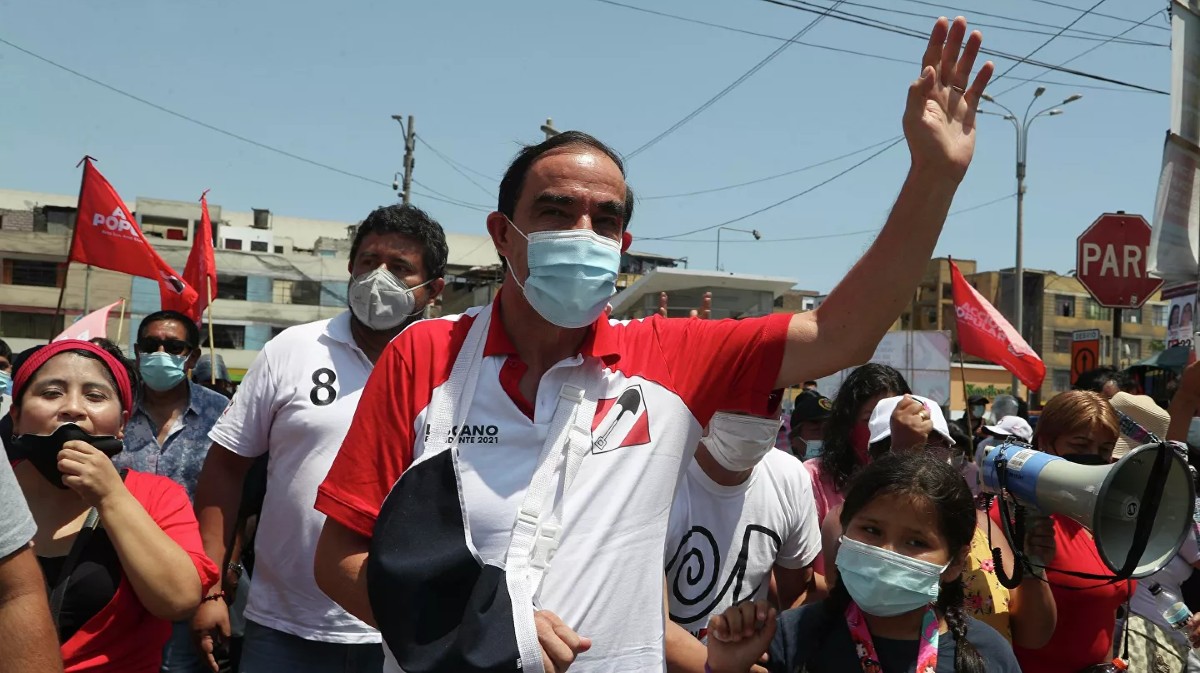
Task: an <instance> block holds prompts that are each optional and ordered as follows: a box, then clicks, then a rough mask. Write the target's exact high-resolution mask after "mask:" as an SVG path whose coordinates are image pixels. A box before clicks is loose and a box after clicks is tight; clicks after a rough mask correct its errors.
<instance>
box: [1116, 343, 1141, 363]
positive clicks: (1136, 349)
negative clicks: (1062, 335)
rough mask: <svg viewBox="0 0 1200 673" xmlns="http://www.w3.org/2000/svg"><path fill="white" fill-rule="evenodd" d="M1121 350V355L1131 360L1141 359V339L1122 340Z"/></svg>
mask: <svg viewBox="0 0 1200 673" xmlns="http://www.w3.org/2000/svg"><path fill="white" fill-rule="evenodd" d="M1121 342H1122V345H1121V348H1122V349H1123V353H1122V354H1123V355H1124V356H1125V357H1127V358H1129V359H1131V360H1141V359H1142V340H1141V339H1122V340H1121Z"/></svg>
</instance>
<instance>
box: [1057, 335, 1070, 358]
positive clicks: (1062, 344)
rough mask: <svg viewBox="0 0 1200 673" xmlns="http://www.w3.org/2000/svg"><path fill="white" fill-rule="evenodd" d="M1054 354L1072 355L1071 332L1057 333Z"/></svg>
mask: <svg viewBox="0 0 1200 673" xmlns="http://www.w3.org/2000/svg"><path fill="white" fill-rule="evenodd" d="M1054 352H1055V353H1070V352H1071V333H1070V332H1055V333H1054Z"/></svg>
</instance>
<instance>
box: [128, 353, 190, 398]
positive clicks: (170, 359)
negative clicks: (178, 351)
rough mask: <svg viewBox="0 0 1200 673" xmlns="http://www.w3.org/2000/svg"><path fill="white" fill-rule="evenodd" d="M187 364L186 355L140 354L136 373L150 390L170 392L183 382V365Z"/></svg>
mask: <svg viewBox="0 0 1200 673" xmlns="http://www.w3.org/2000/svg"><path fill="white" fill-rule="evenodd" d="M185 362H187V356H186V355H171V354H170V353H163V352H158V353H141V354H139V355H138V372H140V373H141V375H142V380H143V381H145V382H146V385H147V386H150V388H151V390H157V391H159V392H162V391H164V390H170V389H172V388H174V387H175V386H177V385H179V384H180V383H182V382H183V379H184V377H185V373H184V371H183V363H185Z"/></svg>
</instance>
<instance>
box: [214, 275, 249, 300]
mask: <svg viewBox="0 0 1200 673" xmlns="http://www.w3.org/2000/svg"><path fill="white" fill-rule="evenodd" d="M217 299H239V300H241V301H246V277H245V276H233V275H230V274H225V273H218V274H217Z"/></svg>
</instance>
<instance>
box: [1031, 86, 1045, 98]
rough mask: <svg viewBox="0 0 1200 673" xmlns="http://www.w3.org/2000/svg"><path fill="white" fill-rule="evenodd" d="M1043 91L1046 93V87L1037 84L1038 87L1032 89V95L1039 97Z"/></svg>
mask: <svg viewBox="0 0 1200 673" xmlns="http://www.w3.org/2000/svg"><path fill="white" fill-rule="evenodd" d="M1044 93H1046V87H1044V86H1039V87H1038V88H1036V89H1034V90H1033V97H1034V98H1039V97H1041V95H1042V94H1044Z"/></svg>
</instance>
